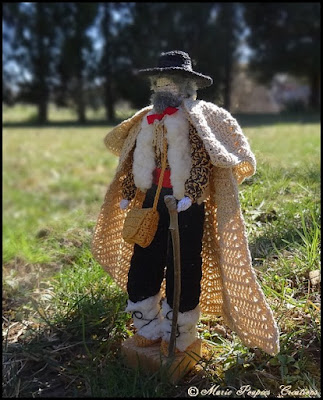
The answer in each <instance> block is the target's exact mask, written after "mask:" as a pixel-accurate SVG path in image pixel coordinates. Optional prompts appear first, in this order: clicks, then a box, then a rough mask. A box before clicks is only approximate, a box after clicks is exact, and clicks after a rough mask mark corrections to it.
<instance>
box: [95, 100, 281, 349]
mask: <svg viewBox="0 0 323 400" xmlns="http://www.w3.org/2000/svg"><path fill="white" fill-rule="evenodd" d="M185 108H186V110H187V116H188V118H189V120H190V122H191V123H192V124H193V125H194V127H195V129H196V131H197V133H198V135H199V136H200V138H201V139H202V140H203V143H204V146H205V148H206V150H207V152H208V154H209V156H210V159H211V162H212V165H213V166H212V170H211V173H210V195H209V196H208V197H207V199H206V200H205V223H204V234H203V245H202V253H201V254H202V272H203V275H202V281H201V296H200V308H201V311H202V312H203V313H205V314H209V315H213V316H219V315H222V316H223V319H224V322H225V323H226V324H227V325H228V326H229V327H230V328H231V329H232V330H233V331H235V332H236V333H237V334H238V335H239V337H240V338H241V340H242V341H243V343H244V344H245V345H246V346H248V347H259V348H261V349H263V350H264V351H265V352H267V353H269V354H272V355H274V354H277V353H278V352H279V332H278V328H277V325H276V322H275V320H274V317H273V314H272V311H271V309H270V307H269V306H268V304H267V302H266V299H265V296H264V294H263V292H262V290H261V288H260V286H259V284H258V282H257V280H256V276H255V273H254V271H253V268H252V262H251V256H250V252H249V249H248V242H247V235H246V229H245V224H244V220H243V216H242V213H241V208H240V203H239V197H238V183H240V182H242V181H243V179H245V178H246V177H248V176H250V175H252V174H253V173H254V172H255V165H256V164H255V158H254V155H253V154H252V152H251V150H250V147H249V144H248V142H247V140H246V138H245V137H244V135H243V134H242V131H241V128H240V127H239V125H238V124H237V122H236V121H235V120H234V118H233V117H232V116H231V115H230V114H229V113H228V112H227V111H225V110H223V109H220V108H218V107H217V106H215V105H214V104H211V103H206V102H202V101H201V102H197V101H195V102H193V101H192V102H190V101H188V102H186V103H185ZM150 109H151V107H147V108H145V109H143V110H141V111H139V112H138V113H137V114H136V115H135V116H134V117H132V118H131V119H129V120H127V121H125V122H123V123H121V124H120V125H118V126H117V127H116V128H115V129H114V130H113V131H112V132H111V133H109V134H108V135H107V137H106V139H105V143H106V145H107V146H108V148H109V149H112V151H113V152H114V153H115V154H118V155H120V160H119V165H118V168H117V171H116V175H115V177H114V179H113V181H112V183H111V184H110V186H109V188H108V190H107V193H106V196H105V199H104V203H103V205H102V207H101V210H100V213H99V216H98V220H97V225H96V228H95V232H94V237H93V243H92V252H93V255H94V257H95V259H96V260H97V261H98V262H99V263H100V264H101V265H102V267H103V268H104V269H105V270H106V271H107V272H108V273H109V274H110V275H111V276H112V278H113V279H114V280H115V281H116V283H117V284H118V285H119V286H120V287H121V288H122V289H123V290H126V286H127V279H128V270H129V265H130V259H131V256H132V253H133V245H130V244H128V243H126V242H124V241H123V239H122V227H123V222H124V218H125V215H126V213H127V211H123V210H120V207H119V203H120V200H121V199H122V185H121V183H122V181H123V180H124V178H125V176H126V175H127V174H128V172H129V170H130V168H131V160H132V151H133V148H134V144H135V140H136V135H137V134H138V131H139V129H140V121H141V119H142V117H143V116H144V115H145V114H146V113H147V112H148V111H149V110H150ZM142 201H143V198H142V199H141V202H142ZM129 207H132V202H131V203H130V205H129ZM164 290H165V282H163V286H162V292H163V293H164Z"/></svg>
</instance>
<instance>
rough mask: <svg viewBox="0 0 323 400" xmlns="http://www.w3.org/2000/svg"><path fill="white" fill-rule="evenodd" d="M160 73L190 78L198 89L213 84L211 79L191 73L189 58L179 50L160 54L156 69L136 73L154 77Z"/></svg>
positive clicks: (194, 72) (141, 70)
mask: <svg viewBox="0 0 323 400" xmlns="http://www.w3.org/2000/svg"><path fill="white" fill-rule="evenodd" d="M161 73H167V74H176V75H177V74H179V75H182V76H185V77H191V78H192V79H194V80H195V82H196V84H197V87H198V88H199V89H202V88H205V87H208V86H211V85H212V83H213V79H212V78H211V77H210V76H207V75H203V74H201V73H199V72H196V71H193V68H192V61H191V58H190V56H189V55H188V54H187V53H185V52H184V51H180V50H173V51H168V52H166V53H161V55H160V56H159V59H158V65H157V67H155V68H147V69H140V70H139V71H137V74H140V75H144V76H154V75H159V74H161Z"/></svg>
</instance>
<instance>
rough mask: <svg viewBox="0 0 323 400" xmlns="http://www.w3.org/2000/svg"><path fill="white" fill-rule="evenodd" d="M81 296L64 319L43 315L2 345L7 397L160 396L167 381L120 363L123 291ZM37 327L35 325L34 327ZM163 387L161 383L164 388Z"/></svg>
mask: <svg viewBox="0 0 323 400" xmlns="http://www.w3.org/2000/svg"><path fill="white" fill-rule="evenodd" d="M95 296H96V295H95V294H90V295H85V296H82V297H80V299H79V300H78V301H77V302H76V303H74V305H73V307H72V309H70V310H69V311H67V312H65V315H64V316H63V317H62V318H56V319H55V318H50V317H46V316H45V314H44V310H43V308H42V307H41V306H40V305H39V304H38V306H39V309H38V311H39V315H41V316H42V321H43V322H42V324H41V328H39V324H37V323H36V324H31V325H29V327H28V328H27V329H25V332H24V335H23V336H22V337H20V339H19V340H18V341H16V342H15V343H12V342H9V341H8V342H7V343H5V344H4V350H3V357H4V368H3V394H4V396H5V397H32V398H34V397H51V398H55V397H64V398H66V397H76V398H77V397H122V398H124V397H141V396H142V393H143V392H144V393H147V395H148V397H150V396H151V397H159V396H160V395H162V394H163V393H162V392H163V391H164V390H165V387H168V386H169V384H168V383H167V382H165V385H163V383H162V382H160V381H158V378H157V376H156V375H155V376H151V377H150V376H149V377H147V376H144V375H140V374H139V371H136V370H132V369H130V368H128V367H126V366H125V365H124V364H123V362H122V361H123V360H122V356H121V351H120V348H121V342H122V341H124V340H125V339H126V338H127V336H128V331H127V324H128V323H129V321H128V320H129V317H128V315H127V314H126V313H125V312H124V311H123V310H124V306H125V295H124V293H121V292H120V291H118V290H115V291H114V292H113V293H112V294H111V295H110V296H107V297H102V296H97V297H96V298H95ZM37 326H38V327H37ZM157 385H159V387H158V389H156V387H157ZM164 386H165V387H164Z"/></svg>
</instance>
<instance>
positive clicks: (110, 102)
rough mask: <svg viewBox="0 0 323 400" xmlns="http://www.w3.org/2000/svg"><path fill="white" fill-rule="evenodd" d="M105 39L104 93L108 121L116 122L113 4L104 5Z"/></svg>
mask: <svg viewBox="0 0 323 400" xmlns="http://www.w3.org/2000/svg"><path fill="white" fill-rule="evenodd" d="M103 15H104V17H103V25H102V27H103V37H104V40H105V44H104V56H103V63H104V69H103V70H104V75H105V76H104V77H105V87H104V89H105V93H104V105H105V113H106V117H107V120H108V121H114V120H115V108H114V104H115V99H114V96H113V88H112V82H111V80H112V69H111V57H112V55H111V43H110V41H111V34H110V30H109V27H110V24H111V4H108V3H105V4H104V5H103Z"/></svg>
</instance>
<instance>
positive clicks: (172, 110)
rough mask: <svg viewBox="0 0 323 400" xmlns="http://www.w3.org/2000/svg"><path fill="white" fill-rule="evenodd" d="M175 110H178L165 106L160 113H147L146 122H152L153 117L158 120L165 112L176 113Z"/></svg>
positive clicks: (168, 113)
mask: <svg viewBox="0 0 323 400" xmlns="http://www.w3.org/2000/svg"><path fill="white" fill-rule="evenodd" d="M176 111H178V108H175V107H167V108H165V110H164V112H163V113H162V114H152V115H147V121H148V124H152V123H153V122H154V121H155V119H158V121H160V120H161V119H162V118H163V117H164V116H165V115H166V114H167V115H172V114H174V113H176Z"/></svg>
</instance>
